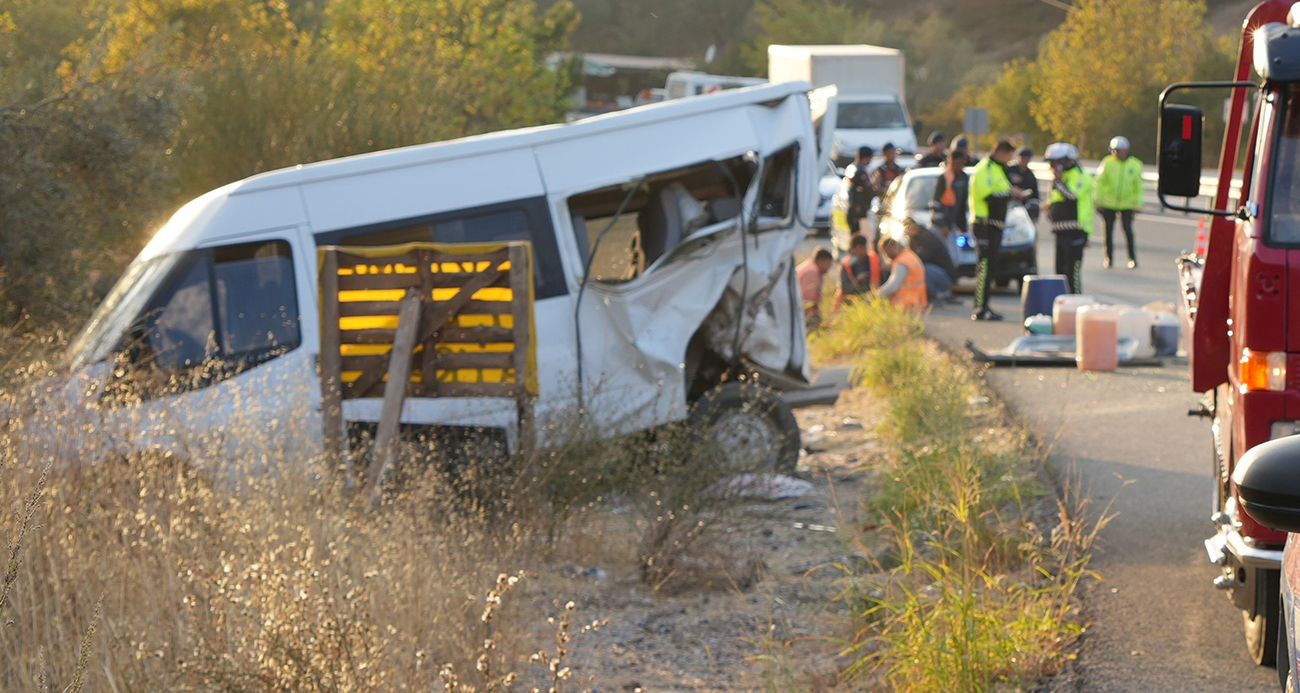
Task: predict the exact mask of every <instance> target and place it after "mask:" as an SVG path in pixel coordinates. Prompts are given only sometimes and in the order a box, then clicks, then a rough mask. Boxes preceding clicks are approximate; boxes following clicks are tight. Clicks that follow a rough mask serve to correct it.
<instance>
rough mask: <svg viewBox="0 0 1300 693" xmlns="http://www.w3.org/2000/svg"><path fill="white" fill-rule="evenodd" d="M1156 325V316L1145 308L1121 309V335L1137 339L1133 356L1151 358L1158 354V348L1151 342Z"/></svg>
mask: <svg viewBox="0 0 1300 693" xmlns="http://www.w3.org/2000/svg"><path fill="white" fill-rule="evenodd" d="M1154 325H1155V317H1154V316H1153V315H1151V314H1150V313H1148V312H1146V311H1145V310H1139V309H1137V308H1127V307H1125V308H1120V309H1119V336H1120V337H1121V338H1123V337H1132V338H1133V339H1135V340H1137V347H1135V348H1134V349H1133V358H1139V359H1149V358H1151V357H1152V356H1155V355H1156V348H1155V346H1154V345H1152V343H1151V328H1152V327H1153V326H1154Z"/></svg>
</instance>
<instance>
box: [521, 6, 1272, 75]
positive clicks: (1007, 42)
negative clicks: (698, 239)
mask: <svg viewBox="0 0 1300 693" xmlns="http://www.w3.org/2000/svg"><path fill="white" fill-rule="evenodd" d="M573 1H574V4H575V5H577V7H578V9H579V11H581V12H582V15H583V22H582V26H581V27H580V28H579V29H578V32H577V34H576V35H575V36H574V47H575V48H576V49H578V50H581V51H590V52H613V53H640V54H648V55H665V56H680V57H694V58H699V57H701V56H703V54H704V50H705V49H706V48H707V47H708V46H709V45H717V46H718V47H719V49H721V52H722V53H724V54H725V52H726V50H727V49H729V48H731V47H733V46H736V45H738V44H739V43H740V42H741V41H743V40H744V39H745V38H747V37H748V36H749V35H750V34H751V32H752V31H753V30H754V27H753V22H752V18H751V11H752V9H753V6H754V5H755V3H756V0H706V1H702V2H700V1H696V0H573ZM552 2H553V0H543V1H542V2H541V3H540V4H542V5H544V6H545V5H549V4H551V3H552ZM1255 2H1256V0H1207V3H1206V4H1207V5H1208V6H1209V20H1210V23H1211V25H1213V26H1214V28H1215V30H1216V32H1218V33H1223V34H1226V33H1232V32H1234V31H1236V30H1237V27H1239V26H1240V24H1241V21H1242V19H1243V18H1244V17H1245V15H1246V12H1247V11H1248V10H1249V9H1250V7H1252V6H1253V5H1254V4H1255ZM843 4H845V5H848V6H850V7H853V8H855V9H859V10H862V11H863V12H865V13H867V15H868V16H870V17H871V18H872V19H874V20H876V21H879V22H881V23H883V24H885V25H887V26H891V27H899V26H905V25H907V24H908V23H913V22H918V21H921V20H923V19H925V18H926V17H928V16H930V15H933V14H936V13H937V14H942V15H944V16H945V17H947V18H948V19H949V20H951V21H952V22H953V23H954V24H955V25H957V26H962V27H966V28H967V30H966V32H965V36H964V38H966V39H967V40H969V41H970V42H971V43H972V44H974V46H975V53H976V57H977V58H982V59H987V60H990V61H994V62H1002V61H1005V60H1009V59H1011V58H1016V57H1027V56H1031V55H1033V54H1034V53H1035V51H1036V50H1037V48H1038V43H1039V41H1040V40H1041V39H1042V37H1043V36H1044V35H1045V34H1047V33H1048V32H1049V31H1051V30H1052V29H1053V28H1055V27H1056V25H1057V24H1059V23H1060V22H1061V20H1062V18H1064V16H1065V11H1064V10H1062V9H1060V8H1058V7H1055V6H1053V5H1052V4H1050V1H1049V0H909V1H908V2H898V0H844V1H843ZM1008 18H1014V20H1013V21H1008Z"/></svg>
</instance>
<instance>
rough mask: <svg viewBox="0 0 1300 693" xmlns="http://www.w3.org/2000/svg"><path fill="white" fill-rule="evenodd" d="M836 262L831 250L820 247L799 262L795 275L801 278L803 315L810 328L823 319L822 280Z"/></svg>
mask: <svg viewBox="0 0 1300 693" xmlns="http://www.w3.org/2000/svg"><path fill="white" fill-rule="evenodd" d="M833 264H835V257H834V256H833V255H831V251H829V250H827V249H825V248H818V249H817V252H815V253H813V256H812V257H810V258H808V259H807V260H804V261H803V262H801V263H799V266H798V267H796V268H795V276H796V277H797V278H798V279H799V293H800V296H801V297H802V298H803V315H804V319H805V320H806V321H807V322H808V327H809V328H815V327H817V326H818V325H820V324H821V321H822V310H821V301H822V280H823V279H824V278H825V277H826V273H827V272H829V271H831V265H833Z"/></svg>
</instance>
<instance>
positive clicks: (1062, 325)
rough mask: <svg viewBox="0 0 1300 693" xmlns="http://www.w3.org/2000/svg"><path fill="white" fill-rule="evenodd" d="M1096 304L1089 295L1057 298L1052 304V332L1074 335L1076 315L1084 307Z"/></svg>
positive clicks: (1068, 295)
mask: <svg viewBox="0 0 1300 693" xmlns="http://www.w3.org/2000/svg"><path fill="white" fill-rule="evenodd" d="M1096 302H1097V301H1096V299H1094V298H1093V297H1091V296H1088V295H1087V294H1065V295H1064V296H1057V297H1056V300H1055V301H1053V302H1052V332H1053V333H1054V334H1074V314H1075V313H1076V312H1078V310H1079V308H1081V307H1082V306H1090V305H1092V304H1094V303H1096Z"/></svg>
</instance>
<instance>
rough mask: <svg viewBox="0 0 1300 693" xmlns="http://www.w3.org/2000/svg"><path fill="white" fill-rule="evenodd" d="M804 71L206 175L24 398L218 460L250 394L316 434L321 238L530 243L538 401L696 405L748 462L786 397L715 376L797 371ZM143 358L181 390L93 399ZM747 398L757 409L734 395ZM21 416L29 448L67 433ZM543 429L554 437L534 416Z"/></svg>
mask: <svg viewBox="0 0 1300 693" xmlns="http://www.w3.org/2000/svg"><path fill="white" fill-rule="evenodd" d="M809 90H810V87H809V86H808V85H806V84H803V85H801V84H781V85H772V86H759V87H752V88H749V89H738V90H734V91H726V92H722V93H719V94H715V95H710V96H701V97H697V98H692V99H680V100H672V101H667V102H664V103H661V104H655V105H651V106H645V107H642V108H638V109H634V110H629V111H624V112H619V113H615V114H610V115H606V116H600V117H595V118H590V119H586V120H583V121H580V122H577V123H573V124H567V125H553V126H546V127H540V128H528V129H523V130H517V131H512V132H502V133H493V134H489V135H482V136H477V137H469V138H465V139H460V140H455V141H451V142H441V143H435V144H426V145H420V146H414V147H406V148H402V149H395V150H392V151H386V152H376V153H372V154H365V155H360V156H353V157H348V158H343V159H338V160H334V161H326V162H320V163H314V164H308V165H304V166H298V167H294V168H288V169H283V170H280V171H273V172H269V173H264V174H261V175H257V176H254V177H252V178H249V179H246V180H243V181H238V182H235V183H232V184H230V185H227V186H224V187H222V188H219V189H217V190H214V191H211V192H209V193H207V194H204V195H203V196H201V197H199V198H197V199H195V200H194V201H192V202H190V203H189V204H187V205H185V206H184V207H182V208H181V209H180V211H178V212H177V213H176V215H175V216H173V217H172V218H171V220H170V221H168V222H167V223H166V224H165V225H164V226H163V227H162V228H161V229H160V230H159V231H158V233H157V235H155V236H154V238H153V240H152V241H150V243H149V244H148V245H147V246H146V247H145V248H144V250H143V251H141V253H140V255H139V256H138V257H137V258H136V260H135V262H133V263H132V264H131V265H130V267H129V268H128V269H127V270H126V272H125V273H124V275H123V276H122V278H121V279H120V280H119V281H118V283H117V285H116V286H115V287H114V288H113V290H112V291H111V292H110V293H109V295H108V297H107V298H105V300H104V302H103V303H102V304H101V305H100V307H99V309H98V310H97V311H96V312H95V314H94V316H93V317H92V318H91V319H90V321H89V322H88V324H87V325H86V327H85V329H84V330H83V332H82V333H81V335H80V336H79V337H77V338H76V339H75V340H74V341H73V343H72V344H71V346H70V348H69V351H68V355H67V361H68V366H69V372H68V374H67V375H66V376H65V377H63V378H61V379H58V380H57V381H56V382H52V383H50V384H47V385H46V386H45V389H44V391H46V392H49V396H48V398H47V399H48V400H49V402H47V403H44V404H42V405H41V407H40V411H41V412H42V413H43V414H46V415H47V417H54V416H55V414H54V413H53V412H65V411H66V413H67V415H68V416H77V415H86V416H94V417H95V419H96V420H97V421H98V422H99V423H97V424H96V426H95V429H96V430H95V433H94V435H95V436H96V437H97V438H99V439H104V440H113V441H121V445H122V446H123V449H122V450H121V451H119V454H121V453H128V452H131V451H132V450H135V449H163V450H182V451H183V450H184V449H185V446H186V442H187V441H186V439H185V438H186V437H188V436H195V437H196V438H198V437H200V436H202V437H206V438H215V439H221V440H224V441H227V443H228V444H229V445H231V446H233V447H231V448H230V449H228V450H227V451H226V453H225V456H226V457H227V458H228V459H231V460H234V459H249V458H256V457H257V456H258V455H260V454H262V453H264V452H265V450H262V449H260V448H259V446H264V445H266V444H268V443H267V439H266V437H264V436H247V435H225V432H228V431H243V430H246V429H245V428H244V427H240V426H235V425H234V422H235V421H236V419H237V417H240V416H248V415H250V412H255V414H252V415H253V416H255V418H256V420H257V421H258V422H259V424H258V426H259V427H260V428H259V429H258V430H261V429H270V428H275V427H279V429H284V430H278V429H277V432H275V435H274V436H272V439H273V440H274V442H275V444H276V445H279V446H283V447H284V449H286V450H293V451H295V454H297V453H301V456H302V457H304V458H306V457H310V456H313V455H314V454H316V453H318V452H319V451H320V449H321V430H322V418H321V413H320V412H321V409H320V402H321V390H320V382H319V377H318V374H317V366H316V364H317V360H318V358H319V356H320V352H321V347H320V339H319V336H320V334H321V325H320V316H319V313H318V311H317V305H318V303H317V249H318V247H321V246H327V245H340V246H374V245H383V246H387V245H395V244H403V243H410V242H425V243H427V242H431V241H432V242H437V243H452V244H466V243H468V244H476V243H499V242H503V241H527V242H529V243H530V244H531V246H530V247H531V258H532V260H531V267H532V274H533V294H534V296H535V302H534V304H533V310H534V312H535V315H536V320H535V325H536V329H537V330H538V334H537V335H536V339H535V342H534V344H535V346H533V347H532V348H533V349H534V354H533V357H534V358H535V361H536V364H537V371H538V374H539V380H540V385H539V394H538V396H537V401H536V414H537V418H538V419H539V420H540V421H547V420H551V419H555V420H558V421H566V420H569V419H573V418H574V417H575V416H577V415H578V413H579V412H584V411H585V413H586V414H587V415H588V416H590V417H591V419H592V421H591V424H592V426H593V428H594V429H596V430H600V431H602V432H608V434H610V435H616V434H620V433H628V432H634V431H639V430H646V429H649V428H653V427H657V426H661V425H664V424H668V423H671V422H674V421H680V420H683V419H686V418H687V417H688V416H693V417H697V418H696V420H699V419H698V417H699V416H704V415H705V414H707V415H708V416H709V417H713V418H712V419H709V420H710V421H713V420H714V419H716V420H717V421H719V422H724V423H719V424H718V426H722V427H725V425H727V424H725V422H731V423H732V424H734V425H735V426H740V427H741V428H742V429H743V430H741V429H737V430H735V431H731V432H730V433H729V432H728V431H721V429H719V432H718V434H717V437H720V439H726V440H731V439H732V438H734V437H736V436H741V437H744V436H746V435H747V436H749V438H748V439H749V440H761V441H768V442H771V443H779V444H773V445H768V446H766V447H765V448H764V450H766V451H767V454H770V455H772V458H771V459H770V460H768V462H770V463H771V465H772V466H776V467H780V468H788V469H793V467H794V464H795V460H796V459H797V457H798V428H797V425H794V418H793V416H792V415H790V412H789V408H788V407H787V406H786V405H785V404H784V403H783V402H782V401H781V400H780V399H779V397H777V396H776V395H775V393H774V392H773V391H772V390H771V389H769V388H768V387H767V386H766V385H763V386H759V385H757V384H755V385H753V386H750V385H745V387H743V388H742V386H741V385H737V384H735V383H724V381H727V380H730V378H729V377H728V376H729V375H730V374H733V373H739V372H744V371H748V372H749V373H751V374H753V375H755V376H758V375H760V374H761V375H763V378H764V380H763V382H764V383H790V384H792V385H793V386H794V387H799V385H800V384H801V383H802V384H806V383H807V381H808V378H809V373H810V366H809V362H808V353H807V346H806V343H805V340H804V322H803V315H802V309H801V300H800V298H799V289H798V286H797V284H796V281H795V273H794V261H795V258H794V251H795V247H796V246H797V245H798V244H799V243H800V242H801V241H802V240H803V238H804V237H805V235H806V233H807V228H808V225H809V221H810V219H811V217H812V211H813V209H814V208H815V205H816V203H817V201H818V197H817V185H816V183H817V177H816V176H817V172H819V171H824V170H826V160H827V159H828V158H829V154H830V152H829V149H830V140H831V137H832V129H831V128H827V129H826V130H825V131H824V132H823V133H821V137H820V138H819V136H818V133H817V132H816V131H815V129H814V126H813V121H812V110H813V109H816V108H818V107H819V104H818V99H820V98H822V97H820V96H818V94H823V93H824V94H825V95H826V97H825V98H826V99H827V101H826V102H823V103H820V110H822V111H829V112H830V113H831V114H832V115H831V116H829V117H831V118H832V119H833V117H834V116H833V113H834V97H833V93H831V92H816V93H814V94H812V95H810V94H809V93H808V92H809ZM831 123H832V125H833V120H832V121H831ZM615 152H616V153H617V155H614V154H613V153H615ZM500 171H510V172H511V175H510V176H507V177H505V178H502V177H501V176H499V175H495V173H497V172H500ZM751 238H752V240H751ZM584 297H585V300H584ZM489 317H490V316H489ZM352 329H360V328H352ZM214 363H215V364H216V367H215V368H214V367H213V364H214ZM124 364H125V367H121V366H123V365H124ZM141 369H145V370H147V371H148V373H147V374H146V375H148V376H150V378H151V382H152V381H153V380H156V381H158V382H162V383H170V382H175V383H176V384H177V386H176V387H174V388H171V389H165V388H163V389H158V390H157V391H156V392H155V391H154V390H148V391H147V394H146V395H142V396H137V397H133V398H118V399H114V400H110V399H106V398H105V395H104V393H105V392H113V391H114V390H115V388H114V382H115V380H120V379H122V378H124V377H126V376H124V375H123V373H133V372H135V371H138V370H141ZM155 373H156V375H157V377H156V378H154V377H153V375H154V374H155ZM751 380H752V379H751ZM751 380H746V381H744V382H745V383H749V382H751ZM737 382H739V381H737ZM805 387H806V385H805ZM727 388H730V389H729V390H728V391H727V392H723V390H724V389H727ZM738 388H740V389H746V390H747V391H746V392H740V391H739V389H738ZM116 389H118V390H120V389H122V388H116ZM711 393H712V394H711ZM756 398H757V399H760V400H763V406H760V407H757V408H755V407H751V406H750V404H749V403H751V402H754V401H756ZM416 399H418V400H419V401H416ZM416 399H412V400H408V402H407V406H405V407H404V408H403V409H402V417H401V421H402V423H403V424H404V425H407V426H417V427H440V428H448V427H453V428H467V427H468V428H473V429H482V430H489V429H491V430H496V431H504V433H505V438H506V439H507V440H508V441H510V445H511V447H515V441H517V439H518V436H517V432H516V418H515V409H514V408H513V405H511V404H510V402H508V401H497V400H500V399H501V398H495V399H494V398H480V399H473V400H471V399H465V398H461V399H457V398H455V397H432V398H416ZM119 400H120V401H119ZM720 401H721V402H725V406H722V407H721V408H719V407H718V404H717V403H718V402H720ZM700 403H704V404H703V405H701V404H700ZM378 405H379V402H378V401H377V400H374V399H351V400H348V401H347V402H345V403H344V409H343V418H344V420H345V421H347V422H357V423H364V422H374V421H377V420H378V419H377V418H376V416H377V414H378V411H379V410H378ZM0 423H3V419H0ZM55 423H62V422H55ZM710 425H712V424H710ZM32 428H34V429H38V430H34V431H33V433H34V435H33V436H32V440H33V442H34V444H38V445H45V444H51V445H52V444H55V443H57V442H60V441H61V440H62V439H63V438H65V437H66V432H67V431H68V430H69V427H68V426H66V425H48V426H43V425H39V424H38V425H35V426H33V427H32ZM250 430H251V429H250ZM731 433H735V435H734V436H732V435H731ZM540 435H541V440H539V441H538V442H539V443H540V444H542V445H543V446H545V445H546V444H547V443H548V442H550V441H548V440H547V439H546V438H547V436H548V435H552V433H551V431H550V430H549V429H547V430H543V431H541V434H540ZM728 436H730V437H728ZM62 442H67V441H62ZM742 447H744V446H740V447H738V448H737V450H738V451H739V450H740V448H742ZM743 454H751V455H762V454H764V452H763V451H760V450H747V451H744V453H743Z"/></svg>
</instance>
